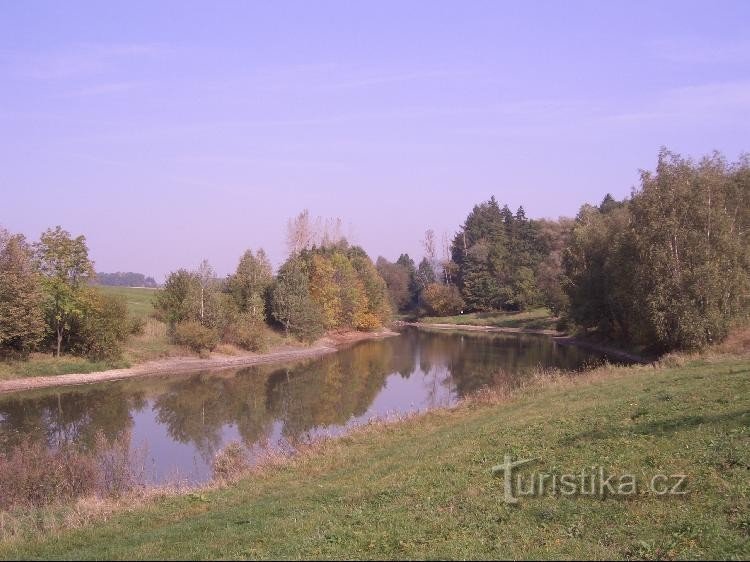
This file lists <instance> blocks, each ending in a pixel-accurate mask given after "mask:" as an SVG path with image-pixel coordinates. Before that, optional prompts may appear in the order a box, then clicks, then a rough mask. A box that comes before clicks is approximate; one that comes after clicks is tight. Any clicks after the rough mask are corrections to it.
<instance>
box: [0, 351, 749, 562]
mask: <svg viewBox="0 0 750 562" xmlns="http://www.w3.org/2000/svg"><path fill="white" fill-rule="evenodd" d="M674 362H675V363H680V361H677V360H675V361H674ZM505 454H511V455H513V457H514V458H535V457H538V458H539V459H540V461H539V462H538V463H537V465H536V469H537V470H540V471H544V472H555V473H558V474H562V473H578V472H580V471H581V470H582V469H584V468H587V467H591V466H593V465H603V466H605V467H606V469H607V471H608V473H615V474H623V473H632V474H634V475H636V476H637V477H638V478H639V479H641V478H645V479H648V478H650V477H651V476H653V475H655V474H658V473H664V474H667V475H671V474H677V473H680V474H686V475H688V480H687V483H688V485H687V490H688V494H687V495H685V496H680V497H657V496H655V495H653V494H647V493H644V494H638V495H635V496H627V497H624V498H623V497H608V498H606V499H601V498H593V497H588V496H578V497H559V496H558V497H552V496H545V497H538V498H530V497H525V498H521V499H520V503H519V504H517V505H507V504H505V503H504V502H503V481H502V479H501V478H497V477H492V476H491V474H490V469H491V467H492V466H493V465H495V464H497V463H498V462H500V461H502V459H503V456H504V455H505ZM749 469H750V361H748V360H747V359H744V360H743V359H739V358H722V359H704V360H700V361H692V362H689V363H686V364H684V365H680V366H673V367H665V366H661V367H658V368H653V367H650V366H649V367H643V366H641V367H631V368H609V369H606V370H599V371H596V372H594V373H592V374H590V375H587V376H585V378H583V379H580V380H577V381H571V380H569V379H556V380H554V381H551V382H546V383H542V384H540V385H535V386H531V387H528V388H526V389H525V390H522V391H520V392H519V393H518V394H517V395H516V396H514V397H511V398H509V399H507V400H505V399H502V397H496V396H494V397H493V396H486V397H485V399H484V400H482V399H477V400H474V401H472V402H470V403H467V404H465V405H463V406H461V407H459V408H456V409H454V410H448V411H437V412H433V413H430V414H427V415H424V416H421V417H417V418H413V419H410V420H406V421H403V422H399V423H395V424H391V425H381V424H375V425H373V426H370V427H367V428H364V429H363V430H360V431H357V432H355V433H353V434H352V435H351V436H348V437H345V438H342V439H338V440H331V441H328V442H325V443H322V444H319V445H317V446H316V447H314V449H313V450H311V451H309V452H308V453H306V454H304V455H302V456H300V457H299V458H297V459H295V460H293V461H289V462H286V463H283V464H281V465H280V466H272V467H269V468H267V469H265V470H263V471H261V472H259V473H254V474H251V475H249V476H248V477H246V478H244V479H243V480H241V481H239V482H237V483H235V484H232V485H229V486H227V487H224V488H220V489H214V490H206V491H204V492H200V493H193V494H189V495H184V496H176V497H168V498H162V499H158V500H154V501H152V502H151V503H148V504H147V505H145V506H141V507H137V508H135V509H133V510H132V511H129V512H126V513H123V514H119V515H115V516H113V517H112V518H111V519H110V520H108V521H106V522H99V523H94V524H93V525H88V526H85V527H83V528H80V529H77V530H69V531H62V532H60V533H59V534H58V535H57V536H54V537H52V536H46V537H41V538H39V539H36V540H31V541H27V542H11V543H6V544H5V545H0V557H3V558H15V557H21V558H36V557H40V558H120V559H123V558H130V557H133V558H202V559H205V558H248V557H251V558H274V557H280V558H317V557H322V558H347V557H355V558H381V557H383V558H467V557H469V558H475V557H478V558H546V557H553V558H562V557H564V558H571V557H580V558H676V557H677V558H705V557H718V558H747V557H748V556H750V542H749V541H750V538H749V537H750V477H749V475H750V472H749ZM529 470H530V469H529ZM639 481H640V480H639Z"/></svg>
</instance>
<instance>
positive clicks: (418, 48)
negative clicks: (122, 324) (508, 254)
mask: <svg viewBox="0 0 750 562" xmlns="http://www.w3.org/2000/svg"><path fill="white" fill-rule="evenodd" d="M749 26H750V2H747V1H738V2H723V1H718V2H716V1H712V2H709V1H706V2H690V1H686V0H680V1H677V2H667V1H660V2H645V1H644V2H639V1H633V0H630V1H627V2H614V1H612V2H610V1H607V2H600V1H597V2H541V1H538V2H531V1H529V2H526V1H524V2H501V1H491V2H481V1H454V2H442V1H435V0H432V1H428V2H418V1H397V2H390V1H385V0H377V1H375V0H373V1H369V2H366V1H356V2H351V1H343V2H330V1H324V0H315V1H300V2H283V1H273V2H250V1H247V2H239V1H237V2H229V1H217V2H207V1H204V2H189V1H183V0H181V1H178V2H168V1H158V2H152V1H148V2H145V1H134V0H128V1H127V2H125V1H123V2H114V1H111V2H99V1H96V2H75V1H68V2H58V1H54V2H33V1H15V2H11V1H6V2H0V131H2V133H0V225H3V226H4V227H5V228H7V229H9V230H11V231H13V232H21V233H23V234H25V235H27V237H29V238H30V239H32V240H34V239H37V238H38V236H39V234H40V233H41V232H42V231H43V230H45V229H46V228H48V227H54V226H55V225H58V224H59V225H62V226H63V227H64V228H65V229H67V230H68V231H70V232H71V233H72V234H74V235H78V234H84V235H85V236H86V238H87V241H88V244H89V248H90V254H91V257H92V258H93V259H94V261H95V262H96V268H97V270H98V271H107V272H109V271H136V272H141V273H145V274H147V275H153V276H154V277H156V278H157V280H159V281H160V280H162V279H163V278H164V276H165V275H166V274H167V273H168V272H169V271H172V270H174V269H177V268H179V267H195V266H197V265H198V263H199V262H200V261H201V260H202V259H203V258H207V259H208V260H209V261H210V262H211V263H212V265H213V266H214V267H215V269H216V271H217V272H218V273H219V274H220V275H224V274H227V273H229V272H230V271H232V270H233V269H234V268H235V266H236V264H237V261H238V259H239V256H240V255H241V254H242V252H244V250H245V249H247V248H252V249H257V248H260V247H263V248H264V249H265V250H266V251H267V252H268V254H269V255H270V257H271V259H272V261H273V263H274V264H275V265H279V264H280V263H281V262H282V261H283V259H284V258H285V254H286V246H285V228H286V222H287V220H288V219H289V218H290V217H292V216H294V215H296V214H297V213H299V212H300V211H301V210H303V209H309V211H310V213H311V215H313V216H318V215H320V216H324V217H339V218H341V219H342V221H343V224H344V225H345V227H344V231H345V234H347V236H348V238H349V239H350V240H351V241H352V242H353V243H356V244H359V245H361V246H362V247H364V248H365V250H367V252H368V253H369V254H370V256H371V257H372V258H373V259H375V258H376V257H377V256H379V255H383V256H385V257H387V258H388V259H391V260H395V259H396V258H397V257H398V255H399V254H400V253H401V252H408V253H409V254H410V255H412V256H413V257H415V258H417V259H418V258H419V257H421V255H422V253H423V251H422V247H421V244H420V240H421V239H422V238H423V234H424V231H425V230H426V229H428V228H432V229H433V230H434V231H435V232H436V233H437V234H438V237H439V238H441V237H442V235H443V233H445V234H446V235H448V236H452V235H453V233H454V232H456V230H457V229H458V227H459V225H460V224H461V223H462V222H463V220H464V219H465V217H466V215H467V213H468V212H469V211H470V210H471V208H472V207H473V206H474V205H475V204H476V203H479V202H481V201H484V200H487V199H489V197H490V196H492V195H494V196H495V197H496V198H497V199H498V201H500V202H501V203H508V205H509V206H510V207H511V208H513V209H515V208H517V207H518V206H519V205H523V206H524V208H525V210H526V214H527V215H528V216H530V217H534V218H539V217H558V216H561V215H564V216H574V215H575V213H576V212H577V210H578V208H579V207H580V205H581V204H582V203H585V202H592V203H596V202H599V201H600V200H601V198H602V197H603V196H604V195H605V194H606V193H607V192H611V193H612V194H614V195H615V196H616V197H617V198H622V197H625V196H627V195H628V194H629V193H630V191H631V188H632V187H633V186H636V185H637V184H638V181H639V170H640V169H653V167H654V166H655V163H656V156H657V152H658V150H659V148H660V147H661V146H666V147H668V148H669V149H670V150H673V151H676V152H679V153H682V154H683V155H686V156H693V157H700V156H702V155H704V154H707V153H709V152H711V151H713V150H719V151H721V152H722V153H724V154H725V155H726V157H727V158H729V159H730V160H735V159H736V158H738V156H739V155H740V154H742V153H743V152H745V151H750V140H749V139H750V135H749V133H750V33H748V31H747V30H748V28H749Z"/></svg>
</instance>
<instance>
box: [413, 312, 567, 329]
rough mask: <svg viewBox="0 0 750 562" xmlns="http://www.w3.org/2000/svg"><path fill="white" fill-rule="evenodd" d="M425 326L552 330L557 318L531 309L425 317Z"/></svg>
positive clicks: (548, 313) (422, 319) (423, 319)
mask: <svg viewBox="0 0 750 562" xmlns="http://www.w3.org/2000/svg"><path fill="white" fill-rule="evenodd" d="M420 322H423V323H425V324H459V325H471V326H495V327H497V328H525V329H529V330H554V329H555V325H556V324H557V318H555V317H554V316H552V313H551V312H550V310H549V309H548V308H544V307H540V308H532V309H530V310H525V311H524V312H502V311H497V312H494V311H493V312H472V313H470V314H458V315H456V316H426V317H424V318H421V319H420Z"/></svg>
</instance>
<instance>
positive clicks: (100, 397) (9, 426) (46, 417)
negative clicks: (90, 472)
mask: <svg viewBox="0 0 750 562" xmlns="http://www.w3.org/2000/svg"><path fill="white" fill-rule="evenodd" d="M144 406H145V399H144V396H143V393H140V392H130V393H127V394H126V393H125V392H124V391H123V390H122V389H121V388H119V387H117V386H112V387H97V388H93V389H90V390H85V391H72V392H71V391H69V392H65V393H62V392H58V393H48V394H43V395H40V396H33V397H24V396H18V397H12V398H6V399H3V400H0V445H2V446H3V447H11V446H13V445H15V444H17V443H18V442H19V441H20V440H22V439H24V438H27V439H31V440H33V441H41V442H44V443H46V444H47V445H49V446H51V447H57V446H60V445H63V444H71V443H76V444H78V445H79V446H81V447H84V448H93V447H94V446H95V445H96V434H97V433H98V432H100V431H101V432H102V433H103V434H104V435H105V437H107V439H108V440H113V439H115V438H119V437H121V436H122V435H123V434H124V433H125V432H129V431H130V429H131V427H132V425H133V418H132V414H131V413H132V411H139V410H141V409H143V408H144Z"/></svg>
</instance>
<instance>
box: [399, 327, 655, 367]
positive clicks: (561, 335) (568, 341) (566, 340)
mask: <svg viewBox="0 0 750 562" xmlns="http://www.w3.org/2000/svg"><path fill="white" fill-rule="evenodd" d="M399 325H401V326H414V327H417V328H434V329H436V330H464V331H468V332H491V333H492V332H494V333H503V334H532V335H538V336H549V337H551V338H552V341H554V342H555V343H558V344H560V345H572V346H578V347H580V348H583V349H588V350H590V351H595V352H598V353H604V354H606V355H610V356H612V357H614V358H618V359H622V360H624V361H630V362H632V363H640V364H643V365H645V364H648V363H651V361H649V360H648V359H646V358H645V357H642V356H640V355H636V354H635V353H630V352H628V351H623V350H622V349H617V348H616V347H610V346H608V345H603V344H600V343H596V342H592V341H588V340H583V339H580V338H576V337H574V336H570V335H567V334H566V333H565V332H560V331H558V330H539V329H533V328H511V327H501V326H478V325H476V324H427V323H423V322H401V323H400V324H399Z"/></svg>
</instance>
